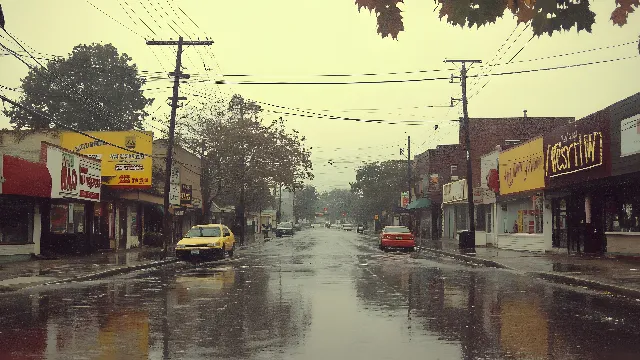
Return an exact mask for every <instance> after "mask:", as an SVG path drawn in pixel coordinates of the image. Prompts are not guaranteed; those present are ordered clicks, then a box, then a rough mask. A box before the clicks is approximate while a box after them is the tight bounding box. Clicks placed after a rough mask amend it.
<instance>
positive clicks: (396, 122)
mask: <svg viewBox="0 0 640 360" xmlns="http://www.w3.org/2000/svg"><path fill="white" fill-rule="evenodd" d="M187 91H189V90H187ZM190 91H191V92H189V94H190V95H192V96H202V97H205V98H207V97H208V95H205V94H202V93H198V92H196V91H194V90H190ZM253 101H254V102H255V103H257V104H264V105H269V106H272V107H275V108H279V109H283V110H289V111H296V110H293V109H292V108H288V107H286V106H280V105H275V104H269V103H263V102H260V101H255V100H253ZM263 110H264V111H267V112H271V113H275V114H282V115H291V116H299V117H307V118H313V117H317V118H321V119H330V120H341V121H355V122H364V123H386V124H390V125H399V124H404V125H409V126H411V125H414V126H415V125H422V124H424V123H425V122H427V121H419V120H383V119H362V118H355V117H343V116H335V115H329V114H319V113H315V112H310V111H301V112H306V113H307V114H308V115H305V114H299V113H296V112H289V111H276V110H269V109H264V108H263Z"/></svg>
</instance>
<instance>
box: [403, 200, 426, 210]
mask: <svg viewBox="0 0 640 360" xmlns="http://www.w3.org/2000/svg"><path fill="white" fill-rule="evenodd" d="M430 206H431V200H429V199H427V198H419V199H416V200H413V201H412V202H411V203H410V204H409V206H407V209H426V208H428V207H430Z"/></svg>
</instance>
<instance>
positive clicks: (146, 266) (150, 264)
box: [0, 258, 178, 293]
mask: <svg viewBox="0 0 640 360" xmlns="http://www.w3.org/2000/svg"><path fill="white" fill-rule="evenodd" d="M177 261H178V259H177V258H170V259H166V260H159V261H153V262H148V263H142V264H138V265H131V266H121V267H117V268H114V269H108V270H104V271H99V272H94V273H90V274H85V275H78V276H74V277H70V278H66V279H58V280H53V281H47V282H41V283H35V284H29V285H28V286H19V285H17V286H7V287H5V288H4V289H0V293H2V292H5V293H6V292H11V291H17V290H23V289H31V288H35V287H39V286H47V285H58V284H65V283H71V282H81V281H90V280H96V279H101V278H105V277H110V276H114V275H120V274H125V273H129V272H134V271H138V270H144V269H149V268H153V267H160V266H164V265H168V264H171V263H175V262H177Z"/></svg>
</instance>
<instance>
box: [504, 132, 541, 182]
mask: <svg viewBox="0 0 640 360" xmlns="http://www.w3.org/2000/svg"><path fill="white" fill-rule="evenodd" d="M498 163H499V164H500V166H499V174H500V194H501V195H507V194H513V193H519V192H522V191H528V190H539V189H542V188H544V152H543V142H542V137H539V138H537V139H534V140H531V141H529V142H526V143H524V144H521V145H518V146H516V147H514V148H511V149H509V150H505V151H503V152H501V153H500V155H499V156H498Z"/></svg>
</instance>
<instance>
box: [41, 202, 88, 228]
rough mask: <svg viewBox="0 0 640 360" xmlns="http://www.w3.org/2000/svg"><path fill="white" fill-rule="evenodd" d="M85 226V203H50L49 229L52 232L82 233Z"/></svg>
mask: <svg viewBox="0 0 640 360" xmlns="http://www.w3.org/2000/svg"><path fill="white" fill-rule="evenodd" d="M86 230H87V229H86V228H85V205H84V204H80V203H69V204H52V205H51V211H50V213H49V231H50V232H51V233H52V234H82V233H85V232H86Z"/></svg>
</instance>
